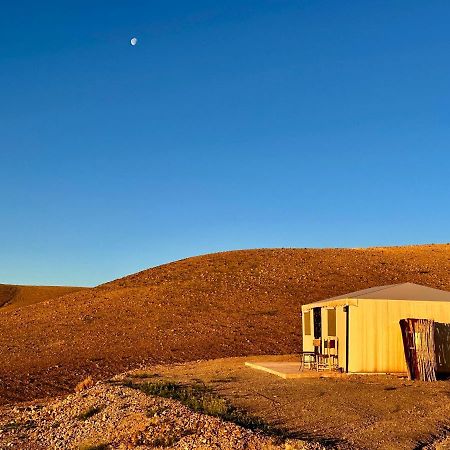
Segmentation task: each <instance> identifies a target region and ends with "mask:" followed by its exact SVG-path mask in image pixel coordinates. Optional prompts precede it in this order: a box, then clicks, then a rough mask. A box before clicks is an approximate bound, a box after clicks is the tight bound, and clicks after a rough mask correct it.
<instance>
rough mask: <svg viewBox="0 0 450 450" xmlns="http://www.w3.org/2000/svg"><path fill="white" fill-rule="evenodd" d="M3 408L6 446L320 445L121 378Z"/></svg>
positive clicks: (208, 449) (257, 448)
mask: <svg viewBox="0 0 450 450" xmlns="http://www.w3.org/2000/svg"><path fill="white" fill-rule="evenodd" d="M0 412H1V416H0V417H1V418H0V448H2V449H3V448H5V449H7V448H16V449H29V450H38V449H61V450H65V449H79V450H82V449H91V450H94V449H97V450H100V449H105V450H106V449H121V450H126V449H150V448H152V449H153V448H156V449H158V448H164V449H179V450H182V449H183V450H184V449H185V450H188V449H198V450H200V449H204V450H213V449H223V450H228V449H229V450H241V449H242V450H244V449H245V450H264V449H267V450H282V449H284V450H300V449H310V450H314V449H315V450H320V449H322V446H321V445H319V444H314V443H307V442H304V441H300V440H293V439H287V440H285V439H283V440H280V439H279V438H274V437H270V436H267V435H264V434H262V433H260V432H256V431H251V430H249V429H245V428H242V427H240V426H238V425H235V424H234V423H231V422H225V421H223V420H221V419H219V418H216V417H211V416H208V415H205V414H200V413H197V412H193V411H191V410H190V409H188V408H187V407H186V406H183V405H182V404H181V403H180V402H178V401H176V400H171V399H166V398H159V397H154V396H148V395H146V394H144V393H142V392H140V391H138V390H136V389H134V388H130V387H126V386H124V385H122V384H121V383H120V382H116V383H114V382H103V383H98V384H96V385H95V386H93V387H91V388H90V389H87V390H84V391H81V392H79V393H75V394H72V395H69V396H68V397H66V398H64V399H61V400H55V401H52V402H50V403H48V404H45V405H42V404H36V403H35V404H30V405H28V406H21V407H10V408H5V407H3V409H2V410H0Z"/></svg>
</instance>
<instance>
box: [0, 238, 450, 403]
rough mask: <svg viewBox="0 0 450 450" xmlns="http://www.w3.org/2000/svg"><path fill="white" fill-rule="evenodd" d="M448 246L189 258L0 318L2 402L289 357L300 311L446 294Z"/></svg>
mask: <svg viewBox="0 0 450 450" xmlns="http://www.w3.org/2000/svg"><path fill="white" fill-rule="evenodd" d="M449 274H450V245H449V244H447V245H426V246H412V247H392V248H370V249H318V250H314V249H261V250H242V251H234V252H225V253H218V254H211V255H205V256H198V257H194V258H189V259H185V260H182V261H177V262H174V263H170V264H166V265H163V266H160V267H156V268H153V269H149V270H145V271H143V272H140V273H137V274H134V275H130V276H127V277H125V278H122V279H119V280H115V281H112V282H110V283H107V284H105V285H102V286H99V287H97V288H93V289H88V290H82V291H79V292H74V293H71V294H68V295H65V296H63V297H59V298H56V299H53V300H51V301H44V302H40V303H37V304H34V305H30V306H27V307H25V308H21V309H18V310H15V311H9V312H3V313H0V349H1V354H2V362H3V364H2V365H1V367H0V401H3V402H5V401H15V400H21V399H30V398H36V397H40V396H47V395H51V394H54V393H59V392H61V391H64V390H67V389H72V387H73V385H74V384H75V383H76V382H78V381H79V380H80V379H81V378H84V377H85V376H86V374H93V375H94V376H95V377H98V376H107V375H110V374H114V373H118V372H120V371H122V370H126V369H127V368H131V367H135V366H136V365H138V364H139V363H141V362H144V361H145V362H148V363H153V362H175V361H187V360H195V359H206V358H218V357H226V356H241V355H242V356H245V355H249V354H263V353H293V352H295V351H298V350H299V349H300V346H301V342H300V320H299V314H300V306H301V305H302V304H304V303H308V302H312V301H315V300H319V299H323V298H327V297H331V296H334V295H338V294H343V293H346V292H350V291H355V290H358V289H363V288H367V287H370V286H376V285H383V284H392V283H400V282H407V281H410V282H415V283H419V284H424V285H428V286H431V287H435V288H440V289H446V290H450V276H449Z"/></svg>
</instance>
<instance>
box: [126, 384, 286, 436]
mask: <svg viewBox="0 0 450 450" xmlns="http://www.w3.org/2000/svg"><path fill="white" fill-rule="evenodd" d="M128 385H129V386H131V387H134V388H136V389H139V390H141V391H142V392H144V393H146V394H147V395H154V396H158V397H163V398H171V399H173V400H178V401H179V402H181V403H182V404H183V405H185V406H187V407H188V408H189V409H191V410H192V411H195V412H199V413H202V414H207V415H209V416H213V417H218V418H220V419H222V420H226V421H228V422H233V423H235V424H236V425H239V426H242V427H244V428H248V429H250V430H260V431H264V432H266V433H270V434H277V435H280V434H282V432H281V430H278V429H274V428H273V427H271V426H269V425H268V424H266V423H265V422H264V421H262V420H261V419H259V418H257V417H253V416H250V415H249V414H248V413H247V412H245V411H243V410H241V409H239V408H236V407H235V406H233V405H232V404H231V403H230V402H229V401H228V400H226V399H224V398H222V397H220V396H218V395H217V394H216V393H215V392H214V391H213V390H212V389H211V388H209V387H207V386H206V385H204V384H192V385H189V384H181V383H176V382H173V381H166V380H164V381H163V380H162V381H158V382H146V383H139V384H133V383H129V384H128Z"/></svg>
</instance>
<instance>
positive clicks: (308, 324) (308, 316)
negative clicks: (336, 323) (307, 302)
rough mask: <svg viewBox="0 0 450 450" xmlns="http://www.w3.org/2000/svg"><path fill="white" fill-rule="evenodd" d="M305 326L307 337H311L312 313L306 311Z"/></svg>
mask: <svg viewBox="0 0 450 450" xmlns="http://www.w3.org/2000/svg"><path fill="white" fill-rule="evenodd" d="M303 326H304V327H305V336H311V311H305V313H304V314H303Z"/></svg>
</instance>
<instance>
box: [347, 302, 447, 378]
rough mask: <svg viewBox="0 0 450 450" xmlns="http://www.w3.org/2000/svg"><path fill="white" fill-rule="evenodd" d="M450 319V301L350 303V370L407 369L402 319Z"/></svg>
mask: <svg viewBox="0 0 450 450" xmlns="http://www.w3.org/2000/svg"><path fill="white" fill-rule="evenodd" d="M407 318H416V319H432V320H435V321H437V322H444V323H449V322H450V303H449V302H436V301H410V300H378V299H377V300H365V299H364V300H359V301H358V306H350V330H349V335H350V336H349V372H356V373H366V372H367V373H386V372H387V373H396V372H406V363H405V356H404V351H403V343H402V336H401V331H400V325H399V321H400V319H407Z"/></svg>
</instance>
